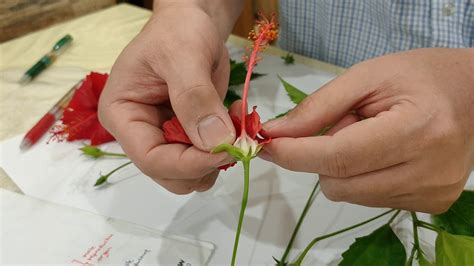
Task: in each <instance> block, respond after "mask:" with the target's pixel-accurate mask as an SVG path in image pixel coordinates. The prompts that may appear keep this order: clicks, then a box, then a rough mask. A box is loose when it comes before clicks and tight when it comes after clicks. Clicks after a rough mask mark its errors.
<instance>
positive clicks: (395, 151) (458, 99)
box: [261, 48, 474, 213]
mask: <svg viewBox="0 0 474 266" xmlns="http://www.w3.org/2000/svg"><path fill="white" fill-rule="evenodd" d="M354 111H355V112H354ZM360 117H364V118H366V119H363V120H360ZM327 125H334V126H333V128H332V129H331V130H330V131H329V132H328V133H327V135H326V136H320V137H317V136H314V134H315V133H316V132H318V131H319V130H320V129H322V128H323V127H325V126H327ZM264 129H265V130H266V131H267V134H268V135H269V136H271V137H273V138H274V139H273V141H272V142H271V143H270V144H268V145H265V146H264V152H263V153H262V154H261V157H263V158H264V159H267V160H270V161H273V162H275V163H276V164H278V165H280V166H282V167H284V168H287V169H290V170H295V171H304V172H313V173H319V174H320V181H321V189H322V191H323V193H324V194H325V195H326V196H327V197H328V198H329V199H331V200H334V201H347V202H351V203H356V204H361V205H366V206H374V207H392V208H398V209H406V210H412V211H422V212H431V213H440V212H443V211H445V210H447V209H448V208H449V206H450V205H451V204H452V203H453V202H454V201H455V200H456V199H457V198H458V197H459V195H460V193H461V191H462V189H463V187H464V185H465V183H466V180H467V177H468V176H469V173H470V172H471V170H472V169H473V166H474V49H435V48H429V49H418V50H412V51H409V52H403V53H397V54H391V55H387V56H383V57H379V58H376V59H372V60H369V61H366V62H363V63H360V64H357V65H355V66H354V67H352V68H351V69H349V70H348V71H347V72H346V73H344V74H343V75H342V76H340V77H338V78H336V79H335V80H333V81H332V82H330V83H329V84H327V85H325V86H324V87H323V88H321V89H320V90H318V91H316V92H315V93H313V94H312V95H310V96H309V97H307V98H306V99H305V100H304V101H303V102H302V103H301V104H300V105H298V106H297V107H296V108H295V109H294V110H292V111H291V112H290V113H289V114H288V115H287V116H285V117H282V118H280V119H276V120H272V121H270V122H268V123H266V124H265V125H264Z"/></svg>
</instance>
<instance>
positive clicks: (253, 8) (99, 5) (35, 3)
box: [0, 0, 278, 42]
mask: <svg viewBox="0 0 474 266" xmlns="http://www.w3.org/2000/svg"><path fill="white" fill-rule="evenodd" d="M243 1H245V4H244V5H245V6H244V11H243V12H242V15H241V16H240V18H239V20H238V21H237V23H236V25H235V28H234V31H233V33H234V34H236V35H239V36H242V37H246V36H247V34H248V32H249V31H250V29H252V26H253V23H254V20H255V17H256V15H257V13H258V12H259V11H260V10H262V11H264V12H265V14H267V15H269V14H271V13H273V12H274V13H276V14H278V0H243ZM119 3H130V4H133V5H136V6H140V7H143V8H147V9H152V6H153V0H127V1H124V0H0V42H5V41H8V40H11V39H13V38H16V37H19V36H22V35H25V34H27V33H29V32H32V31H36V30H39V29H42V28H45V27H48V26H51V25H53V24H56V23H60V22H64V21H67V20H70V19H73V18H75V17H79V16H82V15H85V14H88V13H91V12H94V11H97V10H100V9H103V8H106V7H109V6H112V5H116V4H119Z"/></svg>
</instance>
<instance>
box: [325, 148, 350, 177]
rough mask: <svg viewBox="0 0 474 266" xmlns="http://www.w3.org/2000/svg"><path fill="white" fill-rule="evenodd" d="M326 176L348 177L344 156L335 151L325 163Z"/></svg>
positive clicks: (346, 161) (346, 162)
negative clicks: (326, 168)
mask: <svg viewBox="0 0 474 266" xmlns="http://www.w3.org/2000/svg"><path fill="white" fill-rule="evenodd" d="M327 167H328V174H329V175H330V176H333V177H348V176H350V175H349V170H348V160H347V158H346V155H345V154H344V153H342V152H340V151H336V152H335V153H334V155H332V156H330V157H329V158H328V162H327Z"/></svg>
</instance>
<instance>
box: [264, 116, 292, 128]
mask: <svg viewBox="0 0 474 266" xmlns="http://www.w3.org/2000/svg"><path fill="white" fill-rule="evenodd" d="M286 119H287V117H286V116H283V117H281V118H277V119H272V120H270V121H268V122H266V123H265V124H263V125H262V127H263V129H264V130H271V129H272V128H276V127H278V126H281V125H283V123H285V122H286Z"/></svg>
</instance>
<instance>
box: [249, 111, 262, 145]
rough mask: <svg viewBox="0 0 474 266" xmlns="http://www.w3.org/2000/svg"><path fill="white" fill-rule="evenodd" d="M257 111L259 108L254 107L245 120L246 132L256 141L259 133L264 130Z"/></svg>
mask: <svg viewBox="0 0 474 266" xmlns="http://www.w3.org/2000/svg"><path fill="white" fill-rule="evenodd" d="M256 109H257V106H254V107H253V110H252V112H251V113H250V114H248V115H247V116H246V118H245V124H246V125H245V131H246V132H247V135H248V136H249V137H250V138H252V139H255V138H256V137H257V134H258V132H260V130H262V123H260V116H259V115H258V113H257V111H256Z"/></svg>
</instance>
